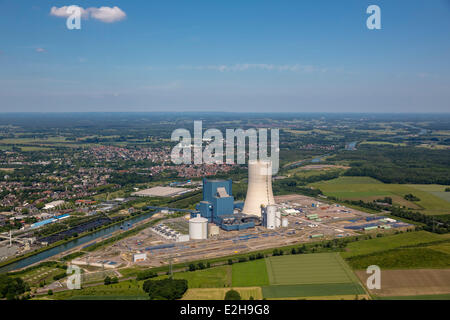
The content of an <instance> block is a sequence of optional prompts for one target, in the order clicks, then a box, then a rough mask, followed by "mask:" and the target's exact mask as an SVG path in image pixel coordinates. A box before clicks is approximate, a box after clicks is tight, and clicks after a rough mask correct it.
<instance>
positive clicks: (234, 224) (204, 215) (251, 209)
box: [189, 160, 281, 239]
mask: <svg viewBox="0 0 450 320" xmlns="http://www.w3.org/2000/svg"><path fill="white" fill-rule="evenodd" d="M232 185H233V182H232V181H231V180H218V179H214V180H208V179H203V199H202V201H200V203H199V204H198V205H197V206H196V209H197V210H198V211H199V212H200V214H199V215H198V214H197V213H192V214H191V221H192V230H193V233H194V237H195V238H193V237H192V236H191V239H199V238H200V236H199V231H197V228H199V227H197V224H198V223H199V221H200V219H202V222H203V223H205V221H206V222H209V224H210V227H209V229H210V230H211V229H214V226H216V227H220V228H221V229H223V230H226V231H232V230H243V229H248V228H253V227H254V226H256V225H261V221H262V220H264V218H263V217H262V215H261V212H262V211H264V212H269V218H268V219H267V218H266V220H264V221H266V222H267V221H268V220H269V222H268V223H266V222H264V221H263V225H264V226H266V225H269V227H267V228H271V229H275V228H278V227H280V225H281V218H280V212H279V211H278V210H277V208H276V207H275V206H274V205H275V200H274V198H273V193H272V164H271V162H270V161H266V160H259V161H250V162H249V165H248V189H247V197H246V199H245V204H244V203H243V202H241V201H234V197H233V193H232ZM272 216H273V217H272ZM205 228H206V227H205ZM206 230H208V228H207V229H206ZM189 231H190V232H191V223H190V224H189ZM202 234H206V233H203V231H202Z"/></svg>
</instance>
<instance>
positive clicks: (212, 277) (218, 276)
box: [156, 266, 232, 288]
mask: <svg viewBox="0 0 450 320" xmlns="http://www.w3.org/2000/svg"><path fill="white" fill-rule="evenodd" d="M167 278H168V276H167V275H164V276H159V277H157V278H156V279H167ZM173 279H177V280H186V281H187V282H188V286H189V288H223V287H230V286H231V279H232V277H231V267H229V266H220V267H214V268H210V269H204V270H197V271H194V272H192V271H188V272H176V273H174V274H173Z"/></svg>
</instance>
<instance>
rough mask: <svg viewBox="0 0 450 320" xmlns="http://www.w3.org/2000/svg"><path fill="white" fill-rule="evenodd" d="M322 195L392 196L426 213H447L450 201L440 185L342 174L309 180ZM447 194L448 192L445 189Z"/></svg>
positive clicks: (366, 198) (346, 197)
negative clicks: (410, 196)
mask: <svg viewBox="0 0 450 320" xmlns="http://www.w3.org/2000/svg"><path fill="white" fill-rule="evenodd" d="M311 186H313V187H315V188H318V189H320V190H321V191H322V192H323V193H324V194H325V195H328V196H334V197H336V198H339V199H343V200H363V201H369V202H370V201H373V200H376V199H380V198H384V197H391V198H392V200H393V203H394V204H397V205H400V206H405V207H406V208H411V209H414V210H418V211H419V212H422V213H425V214H431V215H434V214H448V213H450V201H448V198H447V197H448V195H447V194H446V192H444V190H445V188H446V186H442V185H433V184H431V185H420V184H418V185H416V184H386V183H382V182H380V181H378V180H376V179H373V178H369V177H346V176H342V177H339V178H336V179H333V180H328V181H322V182H316V183H312V184H311ZM447 193H448V192H447ZM406 194H413V195H415V196H417V197H418V198H419V199H420V201H414V202H412V201H407V200H405V199H404V198H403V197H404V196H405V195H406Z"/></svg>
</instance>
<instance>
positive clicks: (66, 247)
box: [0, 212, 155, 273]
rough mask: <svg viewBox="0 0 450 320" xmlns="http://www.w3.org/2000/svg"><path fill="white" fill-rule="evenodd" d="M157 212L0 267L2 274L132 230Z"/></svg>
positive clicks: (144, 214) (145, 214)
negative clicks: (126, 230) (122, 230)
mask: <svg viewBox="0 0 450 320" xmlns="http://www.w3.org/2000/svg"><path fill="white" fill-rule="evenodd" d="M154 213H155V212H148V213H142V214H140V215H138V216H136V217H134V218H131V219H130V220H127V221H124V222H122V223H120V224H115V225H113V226H110V227H107V228H105V229H101V230H99V231H94V232H93V233H91V234H88V235H86V236H83V237H80V238H77V239H74V240H72V241H69V242H66V243H64V244H61V245H59V246H56V247H54V248H51V249H49V250H45V251H43V252H40V253H38V254H35V255H32V256H29V257H27V258H24V259H22V260H19V261H16V262H13V263H10V264H8V265H6V266H3V267H0V273H5V272H9V271H13V270H17V269H21V268H25V267H28V266H30V265H32V264H35V263H37V262H39V261H42V260H45V259H47V258H50V257H53V256H55V255H57V254H60V253H62V252H64V251H67V250H70V249H72V248H75V247H77V246H79V245H82V244H84V243H87V242H90V241H92V240H95V239H98V238H101V237H104V236H108V235H110V234H112V233H113V232H115V231H117V230H120V229H121V228H122V229H127V228H130V226H128V224H130V225H131V226H132V225H133V224H135V223H137V222H140V221H142V220H145V219H147V218H149V217H151V216H152V215H153V214H154Z"/></svg>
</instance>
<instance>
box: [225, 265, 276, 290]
mask: <svg viewBox="0 0 450 320" xmlns="http://www.w3.org/2000/svg"><path fill="white" fill-rule="evenodd" d="M232 270H233V281H232V285H233V287H253V286H266V285H269V276H268V275H267V268H266V262H265V260H264V259H258V260H254V261H249V262H242V263H235V264H233V266H232Z"/></svg>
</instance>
